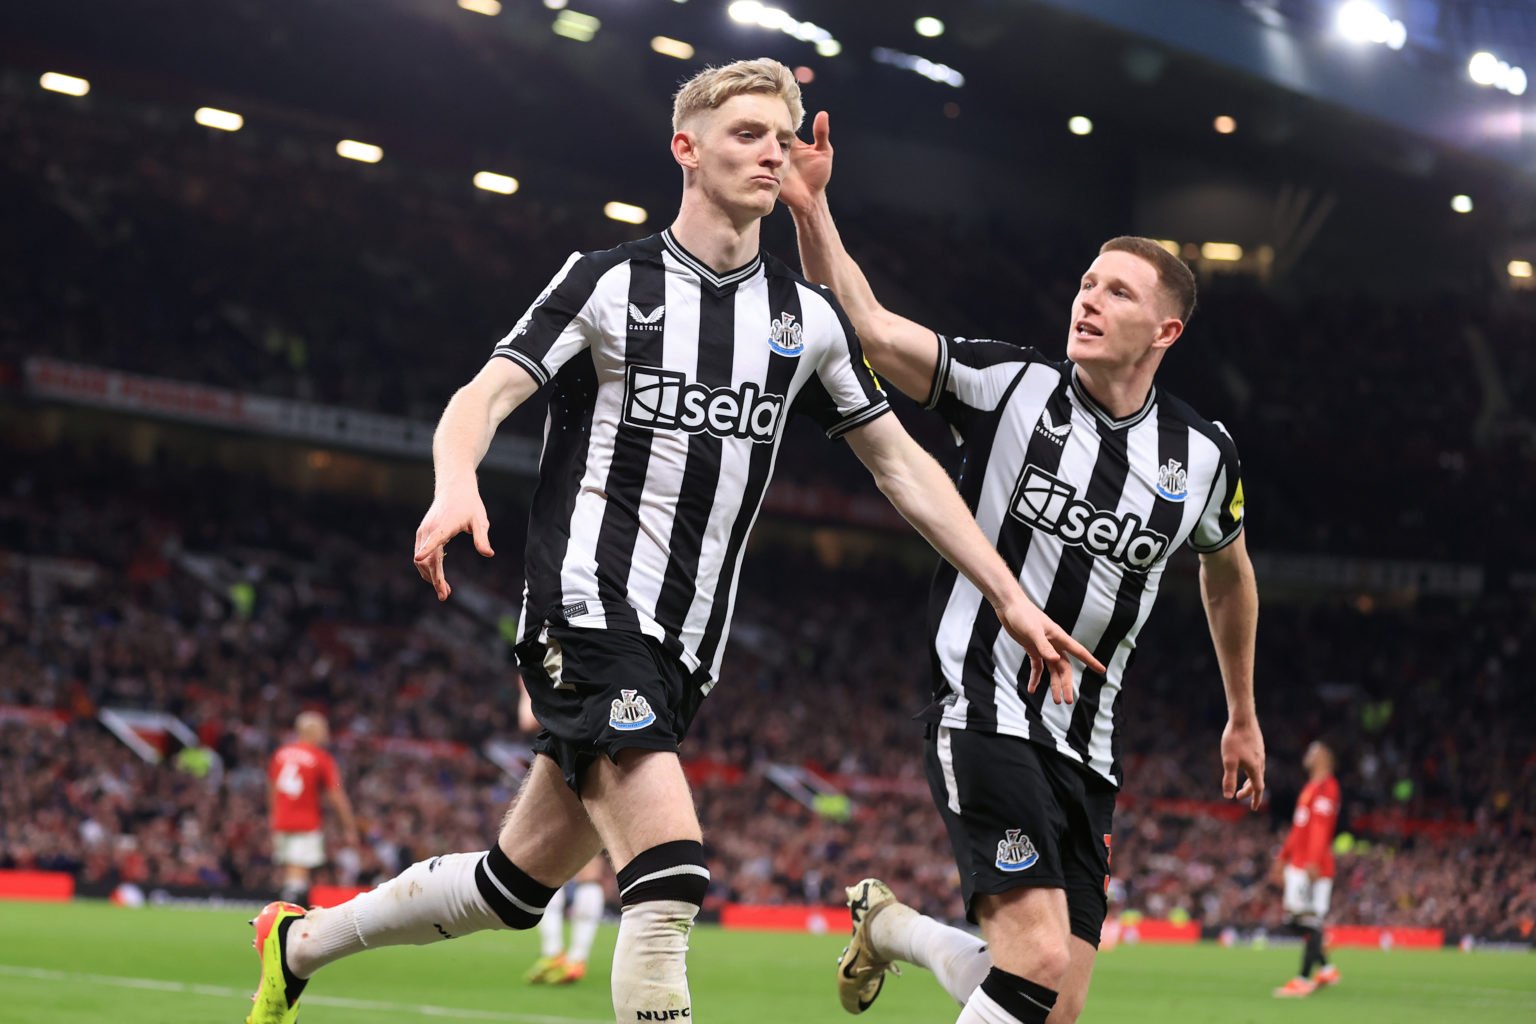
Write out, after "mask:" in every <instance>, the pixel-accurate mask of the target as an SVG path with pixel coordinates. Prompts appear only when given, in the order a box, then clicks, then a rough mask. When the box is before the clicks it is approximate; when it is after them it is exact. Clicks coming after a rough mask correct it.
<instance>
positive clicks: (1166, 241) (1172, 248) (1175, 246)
mask: <svg viewBox="0 0 1536 1024" xmlns="http://www.w3.org/2000/svg"><path fill="white" fill-rule="evenodd" d="M1152 241H1154V242H1156V243H1157V244H1158V245H1159V246H1161V247H1162V249H1163V251H1164V252H1167V253H1169V254H1170V255H1173V256H1177V255H1178V254H1179V249H1180V248H1181V247H1180V245H1179V243H1178V242H1175V241H1174V240H1173V239H1171V238H1154V239H1152Z"/></svg>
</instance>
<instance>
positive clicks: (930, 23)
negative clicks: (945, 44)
mask: <svg viewBox="0 0 1536 1024" xmlns="http://www.w3.org/2000/svg"><path fill="white" fill-rule="evenodd" d="M912 27H913V28H915V29H916V30H917V34H918V35H920V36H922V37H923V38H924V39H937V38H938V37H939V36H941V35H943V34H944V23H943V22H942V21H940V20H939V19H938V18H918V19H917V21H915V22H913V23H912Z"/></svg>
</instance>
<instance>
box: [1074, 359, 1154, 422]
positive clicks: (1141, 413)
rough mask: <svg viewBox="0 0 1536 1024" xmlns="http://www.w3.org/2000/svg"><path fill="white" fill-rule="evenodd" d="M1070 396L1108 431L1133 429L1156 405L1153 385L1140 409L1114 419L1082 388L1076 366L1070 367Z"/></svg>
mask: <svg viewBox="0 0 1536 1024" xmlns="http://www.w3.org/2000/svg"><path fill="white" fill-rule="evenodd" d="M1072 394H1073V396H1074V397H1075V398H1076V399H1077V400H1078V402H1080V403H1081V404H1082V406H1083V408H1085V409H1087V410H1088V411H1089V412H1091V413H1093V415H1094V416H1095V417H1097V419H1098V421H1099V422H1100V423H1102V424H1104V425H1105V426H1106V427H1108V428H1109V429H1110V430H1124V429H1125V428H1126V427H1134V426H1135V425H1136V424H1138V423H1140V422H1141V421H1142V420H1144V419H1146V418H1147V416H1148V414H1150V413H1151V412H1152V407H1153V406H1155V405H1156V404H1157V385H1156V384H1154V385H1152V388H1151V390H1149V391H1148V392H1147V400H1146V401H1145V402H1143V403H1142V405H1141V408H1140V409H1137V410H1136V411H1135V412H1133V413H1131V414H1130V415H1129V416H1122V417H1120V418H1119V419H1116V418H1115V417H1114V416H1111V415H1110V414H1109V410H1108V409H1106V408H1104V407H1103V406H1102V405H1100V404H1099V403H1098V401H1097V400H1095V399H1094V397H1093V396H1092V395H1090V394H1089V393H1088V389H1087V388H1085V387H1083V382H1082V380H1080V379H1079V378H1078V375H1077V366H1076V365H1074V366H1073V367H1072Z"/></svg>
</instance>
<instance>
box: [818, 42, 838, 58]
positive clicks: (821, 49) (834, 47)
mask: <svg viewBox="0 0 1536 1024" xmlns="http://www.w3.org/2000/svg"><path fill="white" fill-rule="evenodd" d="M816 52H817V53H819V54H821V55H822V56H823V57H836V56H837V55H838V54H840V53H842V52H843V44H842V43H840V42H838V41H837V40H836V39H823V40H822V41H821V42H819V43H817V44H816Z"/></svg>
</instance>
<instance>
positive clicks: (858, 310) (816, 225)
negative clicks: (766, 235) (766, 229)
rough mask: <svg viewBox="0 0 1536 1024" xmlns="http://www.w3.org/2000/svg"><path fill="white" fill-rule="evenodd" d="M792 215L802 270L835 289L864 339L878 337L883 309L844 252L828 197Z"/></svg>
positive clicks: (849, 317)
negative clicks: (878, 326)
mask: <svg viewBox="0 0 1536 1024" xmlns="http://www.w3.org/2000/svg"><path fill="white" fill-rule="evenodd" d="M790 213H791V216H793V217H794V221H795V236H796V238H797V239H798V240H799V243H800V267H801V270H802V271H803V272H804V273H805V276H806V277H807V278H809V279H810V280H812V281H815V282H816V283H818V284H824V285H826V286H827V287H828V288H831V289H832V293H833V294H834V295H836V296H837V299H838V301H839V302H841V303H842V304H843V309H845V310H846V311H847V313H848V319H850V320H852V321H853V327H854V330H856V331H858V332H859V334H860V336H861V337H870V336H874V335H876V334H877V333H878V332H877V331H876V327H877V323H876V320H877V318H878V317H879V316H880V315H881V314H882V313H883V312H884V307H882V306H881V305H880V300H879V299H877V298H875V292H874V289H873V288H871V287H870V286H869V279H868V278H866V277H865V276H864V271H862V270H860V269H859V265H858V264H857V263H856V262H854V259H853V257H852V256H850V255H848V250H847V249H846V248H844V246H843V239H842V236H841V235H840V234H838V231H837V223H836V222H835V221H834V220H833V219H832V209H831V207H830V206H828V205H827V195H826V193H825V192H823V193H821V194H820V195H819V196H817V197H816V199H815V201H814V202H812V203H811V204H810V205H809V206H806V207H803V208H800V209H792V210H791V211H790Z"/></svg>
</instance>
